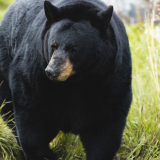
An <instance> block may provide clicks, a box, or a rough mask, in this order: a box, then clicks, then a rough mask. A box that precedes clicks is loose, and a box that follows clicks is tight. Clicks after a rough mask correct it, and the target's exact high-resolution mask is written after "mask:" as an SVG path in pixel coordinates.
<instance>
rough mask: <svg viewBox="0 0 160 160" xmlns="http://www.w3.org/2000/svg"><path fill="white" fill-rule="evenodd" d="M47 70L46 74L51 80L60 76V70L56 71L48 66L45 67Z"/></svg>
mask: <svg viewBox="0 0 160 160" xmlns="http://www.w3.org/2000/svg"><path fill="white" fill-rule="evenodd" d="M45 72H46V75H47V76H48V78H49V79H50V80H52V81H53V80H54V79H55V78H57V77H58V76H59V73H58V72H54V71H53V69H52V68H50V67H47V68H46V69H45Z"/></svg>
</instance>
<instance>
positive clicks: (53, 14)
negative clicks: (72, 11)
mask: <svg viewBox="0 0 160 160" xmlns="http://www.w3.org/2000/svg"><path fill="white" fill-rule="evenodd" d="M44 11H45V15H46V17H47V20H48V22H49V23H53V22H55V21H56V19H57V17H58V13H59V10H58V8H57V7H55V6H54V5H52V4H51V2H49V1H47V0H45V1H44Z"/></svg>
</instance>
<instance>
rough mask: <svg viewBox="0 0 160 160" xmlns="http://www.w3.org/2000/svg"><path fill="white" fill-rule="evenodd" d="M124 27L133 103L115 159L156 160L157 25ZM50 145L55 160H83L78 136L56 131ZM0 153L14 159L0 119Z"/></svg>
mask: <svg viewBox="0 0 160 160" xmlns="http://www.w3.org/2000/svg"><path fill="white" fill-rule="evenodd" d="M0 2H1V0H0ZM7 3H8V2H7ZM0 5H1V3H0ZM4 5H7V4H4ZM0 8H1V7H0ZM2 12H3V11H2ZM2 12H1V11H0V15H2V14H3V13H2ZM126 28H127V33H128V35H129V39H130V46H131V51H132V60H133V82H132V88H133V103H132V106H131V109H130V113H129V115H128V121H127V125H126V128H125V131H124V136H123V142H122V145H121V148H120V150H119V152H118V154H117V156H116V157H117V160H122V159H127V160H160V43H159V39H160V26H157V27H154V26H153V24H145V25H143V24H142V25H136V26H126ZM50 146H51V148H54V149H55V150H56V151H57V152H58V153H59V155H60V158H59V160H85V153H84V151H83V148H82V144H81V143H80V141H79V137H78V136H74V135H72V134H67V135H64V134H63V133H62V132H60V133H59V134H58V136H57V137H56V138H55V139H54V140H53V142H51V144H50ZM0 152H1V154H2V155H3V157H4V159H5V160H8V159H16V160H18V158H17V156H19V154H18V152H19V147H18V145H17V143H16V141H15V138H14V136H13V135H12V134H11V132H10V130H9V129H8V128H7V127H6V123H4V122H3V121H2V120H1V119H0ZM14 157H15V158H14Z"/></svg>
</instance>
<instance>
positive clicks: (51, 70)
mask: <svg viewBox="0 0 160 160" xmlns="http://www.w3.org/2000/svg"><path fill="white" fill-rule="evenodd" d="M45 72H46V75H47V76H48V78H49V79H50V80H51V81H61V82H63V81H66V80H67V79H68V78H69V77H71V76H72V75H74V74H75V71H74V70H73V64H72V63H71V62H70V60H69V58H66V60H65V63H64V64H61V65H58V66H56V65H55V60H52V59H51V61H50V62H49V64H48V66H47V68H46V69H45Z"/></svg>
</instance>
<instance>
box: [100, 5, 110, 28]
mask: <svg viewBox="0 0 160 160" xmlns="http://www.w3.org/2000/svg"><path fill="white" fill-rule="evenodd" d="M112 15H113V6H108V7H107V9H106V10H105V11H102V12H100V13H98V16H99V17H100V19H101V20H102V23H103V27H104V30H106V29H107V28H108V26H109V24H110V21H111V18H112Z"/></svg>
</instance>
